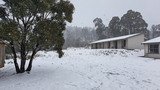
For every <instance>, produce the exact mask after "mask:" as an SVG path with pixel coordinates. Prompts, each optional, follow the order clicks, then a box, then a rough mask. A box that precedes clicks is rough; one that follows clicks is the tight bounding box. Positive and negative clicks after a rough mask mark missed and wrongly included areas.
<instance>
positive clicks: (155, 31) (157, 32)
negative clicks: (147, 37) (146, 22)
mask: <svg viewBox="0 0 160 90" xmlns="http://www.w3.org/2000/svg"><path fill="white" fill-rule="evenodd" d="M159 36H160V24H159V25H152V27H151V38H156V37H159Z"/></svg>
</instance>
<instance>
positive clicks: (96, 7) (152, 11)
mask: <svg viewBox="0 0 160 90" xmlns="http://www.w3.org/2000/svg"><path fill="white" fill-rule="evenodd" d="M70 1H71V2H72V3H73V4H74V6H75V13H74V18H73V22H72V23H71V24H68V25H69V26H80V27H85V26H89V27H94V24H93V19H95V18H96V17H99V18H102V19H103V21H104V24H105V25H108V22H109V21H110V20H111V18H112V17H113V16H119V17H121V16H122V15H123V14H125V13H126V12H127V11H128V10H129V9H132V10H135V11H139V12H141V14H142V15H143V18H144V19H145V21H146V22H147V23H148V24H149V26H151V25H153V24H160V0H70ZM0 3H2V0H0Z"/></svg>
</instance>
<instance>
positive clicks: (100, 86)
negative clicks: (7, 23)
mask: <svg viewBox="0 0 160 90" xmlns="http://www.w3.org/2000/svg"><path fill="white" fill-rule="evenodd" d="M64 52H65V55H64V57H63V58H61V59H59V58H58V55H57V53H55V52H39V53H38V54H39V57H37V58H35V61H34V63H33V69H32V72H31V73H30V74H27V73H24V74H18V75H17V74H15V70H14V65H13V62H12V61H10V60H7V61H6V65H5V68H3V69H0V90H160V60H159V59H156V60H155V59H152V58H144V57H142V56H143V51H142V50H107V49H106V50H91V49H82V48H81V49H74V48H72V49H67V50H64Z"/></svg>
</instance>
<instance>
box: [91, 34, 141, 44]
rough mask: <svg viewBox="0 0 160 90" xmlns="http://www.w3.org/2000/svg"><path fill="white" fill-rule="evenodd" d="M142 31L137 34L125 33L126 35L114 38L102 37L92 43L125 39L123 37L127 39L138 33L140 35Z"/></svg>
mask: <svg viewBox="0 0 160 90" xmlns="http://www.w3.org/2000/svg"><path fill="white" fill-rule="evenodd" d="M139 34H140V33H136V34H130V35H124V36H119V37H114V38H108V39H102V40H98V41H94V42H92V43H91V44H94V43H102V42H109V41H116V40H123V39H127V38H130V37H133V36H136V35H139Z"/></svg>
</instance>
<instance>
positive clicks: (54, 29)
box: [0, 0, 74, 73]
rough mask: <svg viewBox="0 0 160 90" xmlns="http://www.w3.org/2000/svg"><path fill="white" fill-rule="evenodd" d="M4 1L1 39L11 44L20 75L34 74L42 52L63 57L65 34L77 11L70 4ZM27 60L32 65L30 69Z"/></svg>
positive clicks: (56, 0) (62, 1) (48, 0)
mask: <svg viewBox="0 0 160 90" xmlns="http://www.w3.org/2000/svg"><path fill="white" fill-rule="evenodd" d="M3 1H4V2H5V4H3V5H1V6H0V18H1V19H0V37H1V38H2V39H3V40H7V41H8V42H9V46H10V48H11V50H12V53H13V60H14V65H15V68H16V72H17V73H23V72H25V71H28V72H30V71H31V68H32V62H33V59H34V56H35V54H36V53H37V52H38V51H39V50H45V49H48V48H54V50H56V51H57V52H58V54H59V57H62V55H63V52H62V46H63V43H64V38H63V31H64V30H65V26H66V22H71V21H72V14H73V11H74V6H73V4H72V3H70V1H68V0H3ZM15 47H17V48H18V49H15ZM16 50H17V51H16ZM16 52H19V53H20V65H18V63H17V53H16ZM29 53H31V57H30V58H28V56H29ZM27 59H29V60H30V61H29V65H28V67H27V69H26V68H25V66H26V60H27Z"/></svg>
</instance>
